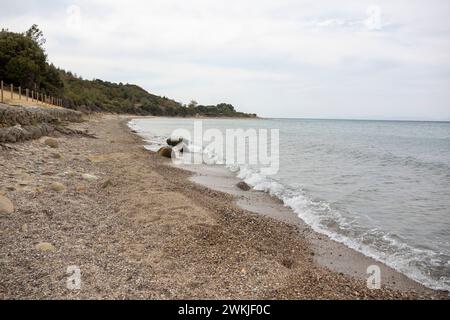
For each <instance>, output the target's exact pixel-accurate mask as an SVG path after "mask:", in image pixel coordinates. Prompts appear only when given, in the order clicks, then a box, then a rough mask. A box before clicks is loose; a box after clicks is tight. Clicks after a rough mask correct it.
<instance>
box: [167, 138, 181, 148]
mask: <svg viewBox="0 0 450 320" xmlns="http://www.w3.org/2000/svg"><path fill="white" fill-rule="evenodd" d="M166 142H167V144H168V145H169V146H171V147H176V146H177V145H179V144H180V143H182V142H183V138H169V139H167V140H166Z"/></svg>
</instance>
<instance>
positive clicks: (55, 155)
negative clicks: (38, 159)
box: [50, 153, 62, 159]
mask: <svg viewBox="0 0 450 320" xmlns="http://www.w3.org/2000/svg"><path fill="white" fill-rule="evenodd" d="M50 156H51V157H52V158H53V159H61V158H62V156H61V155H60V154H59V153H52V154H51V155H50Z"/></svg>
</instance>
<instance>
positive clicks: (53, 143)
mask: <svg viewBox="0 0 450 320" xmlns="http://www.w3.org/2000/svg"><path fill="white" fill-rule="evenodd" d="M44 144H45V145H46V146H49V147H50V148H53V149H56V148H58V147H59V144H58V141H57V140H55V139H52V138H48V139H45V141H44Z"/></svg>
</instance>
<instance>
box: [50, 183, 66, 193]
mask: <svg viewBox="0 0 450 320" xmlns="http://www.w3.org/2000/svg"><path fill="white" fill-rule="evenodd" d="M50 189H52V190H53V191H56V192H62V191H64V190H66V187H65V186H64V185H63V184H62V183H59V182H53V183H52V184H51V185H50Z"/></svg>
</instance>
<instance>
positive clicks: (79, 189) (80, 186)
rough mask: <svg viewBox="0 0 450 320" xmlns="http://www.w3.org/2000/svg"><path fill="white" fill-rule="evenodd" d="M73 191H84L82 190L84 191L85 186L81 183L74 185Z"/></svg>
mask: <svg viewBox="0 0 450 320" xmlns="http://www.w3.org/2000/svg"><path fill="white" fill-rule="evenodd" d="M75 191H76V192H78V193H84V192H86V187H85V186H82V185H77V186H76V187H75Z"/></svg>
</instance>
